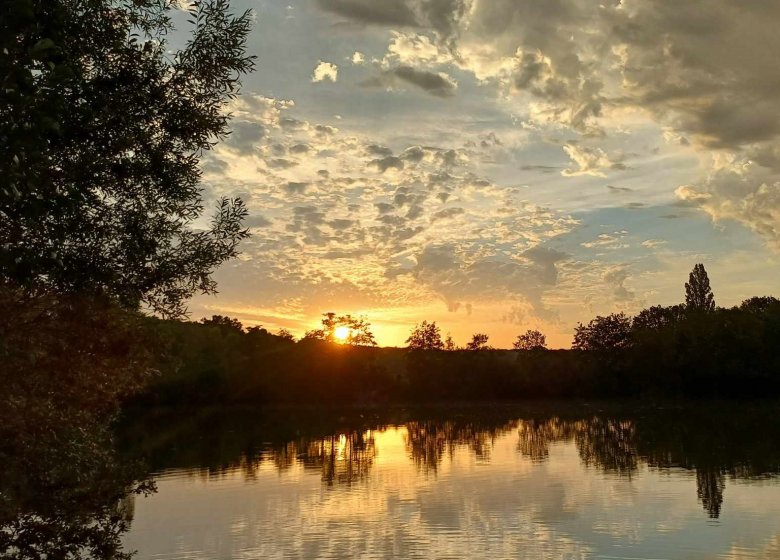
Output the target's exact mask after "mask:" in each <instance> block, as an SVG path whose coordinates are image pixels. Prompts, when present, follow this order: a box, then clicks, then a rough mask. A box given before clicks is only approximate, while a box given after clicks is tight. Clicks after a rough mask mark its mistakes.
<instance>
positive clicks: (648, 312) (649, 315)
mask: <svg viewBox="0 0 780 560" xmlns="http://www.w3.org/2000/svg"><path fill="white" fill-rule="evenodd" d="M685 311H686V307H685V306H684V305H670V306H668V307H664V306H662V305H653V306H651V307H648V308H647V309H643V310H642V311H640V312H639V313H638V314H637V316H636V317H634V319H633V322H632V328H633V329H634V330H635V331H638V330H643V329H646V330H658V329H663V328H666V327H669V326H671V325H674V324H675V323H678V322H679V321H682V320H683V319H684V318H685Z"/></svg>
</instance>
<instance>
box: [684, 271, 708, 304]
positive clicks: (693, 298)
mask: <svg viewBox="0 0 780 560" xmlns="http://www.w3.org/2000/svg"><path fill="white" fill-rule="evenodd" d="M685 307H686V309H688V311H696V312H702V313H711V312H713V311H715V296H713V295H712V290H711V289H710V279H709V277H708V276H707V271H706V270H704V265H703V264H697V265H695V266H694V267H693V270H692V271H691V274H690V275H689V277H688V281H687V282H686V283H685Z"/></svg>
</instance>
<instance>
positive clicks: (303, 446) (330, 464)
mask: <svg viewBox="0 0 780 560" xmlns="http://www.w3.org/2000/svg"><path fill="white" fill-rule="evenodd" d="M374 457H376V447H375V445H374V436H373V431H371V430H356V431H346V432H343V433H337V434H334V435H328V436H320V437H302V438H298V439H295V440H293V441H288V442H284V443H277V444H272V445H269V446H266V447H265V448H262V447H257V446H254V445H247V446H246V448H245V449H243V450H241V451H240V452H238V453H235V454H234V455H233V456H232V457H231V458H229V459H227V458H225V457H222V458H220V460H219V461H218V462H214V464H213V465H212V466H207V467H203V466H200V467H198V468H195V469H194V470H193V471H192V472H193V474H196V475H197V476H200V477H202V478H205V479H219V478H222V477H226V476H229V475H230V474H232V473H235V472H240V473H241V474H242V476H243V477H244V479H245V480H248V481H251V480H255V479H256V478H257V473H258V472H259V470H260V469H261V468H262V467H263V465H265V464H273V466H274V468H275V469H276V470H278V471H279V472H284V471H287V470H289V469H291V468H292V467H294V466H296V465H298V464H300V465H302V466H303V467H304V468H305V469H307V470H310V471H312V470H319V471H321V473H322V480H323V482H325V483H327V484H328V485H329V486H332V485H334V484H352V483H353V482H358V481H360V480H363V479H365V478H366V477H367V476H368V474H369V471H370V470H371V466H372V465H373V463H374Z"/></svg>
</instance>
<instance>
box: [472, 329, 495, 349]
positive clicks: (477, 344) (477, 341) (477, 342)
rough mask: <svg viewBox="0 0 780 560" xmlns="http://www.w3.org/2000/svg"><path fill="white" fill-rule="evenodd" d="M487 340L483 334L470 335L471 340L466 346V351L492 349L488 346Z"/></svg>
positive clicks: (486, 336) (487, 337)
mask: <svg viewBox="0 0 780 560" xmlns="http://www.w3.org/2000/svg"><path fill="white" fill-rule="evenodd" d="M489 338H490V337H489V336H488V335H486V334H484V333H476V334H474V335H472V337H471V340H470V341H469V342H468V343H467V344H466V350H491V349H492V348H491V347H490V346H489V345H488V339H489Z"/></svg>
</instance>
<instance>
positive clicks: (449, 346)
mask: <svg viewBox="0 0 780 560" xmlns="http://www.w3.org/2000/svg"><path fill="white" fill-rule="evenodd" d="M444 349H445V350H446V351H448V352H453V351H455V350H457V349H458V345H457V344H455V341H454V340H453V339H452V335H451V334H450V333H447V338H446V339H444Z"/></svg>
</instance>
